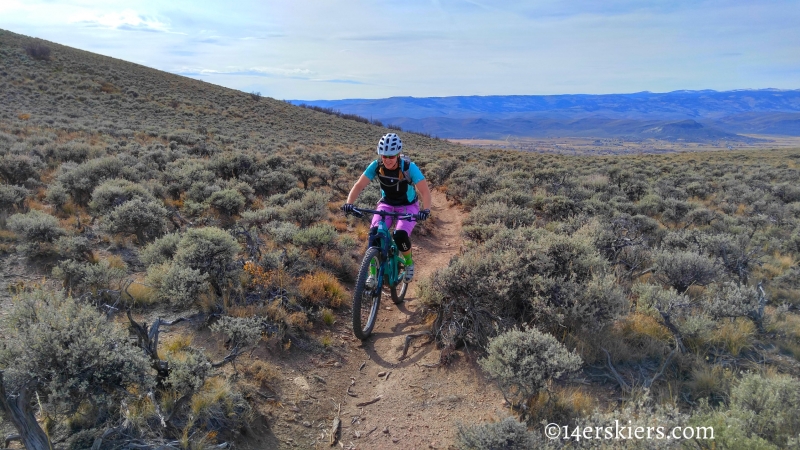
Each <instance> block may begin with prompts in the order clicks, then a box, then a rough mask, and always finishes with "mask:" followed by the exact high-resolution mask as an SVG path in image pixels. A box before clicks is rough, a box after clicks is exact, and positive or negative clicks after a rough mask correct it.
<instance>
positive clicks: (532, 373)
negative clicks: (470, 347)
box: [478, 327, 583, 402]
mask: <svg viewBox="0 0 800 450" xmlns="http://www.w3.org/2000/svg"><path fill="white" fill-rule="evenodd" d="M478 363H479V364H480V366H481V367H482V368H483V370H485V371H486V373H488V374H489V376H490V377H492V378H493V379H494V380H496V381H497V383H498V384H499V386H500V389H501V391H502V392H503V395H504V396H505V397H506V400H509V401H515V402H520V401H521V402H527V401H528V400H529V399H530V398H531V397H532V396H533V395H535V394H537V393H538V392H539V391H541V390H544V389H547V385H548V383H549V382H550V381H551V380H552V379H554V378H558V377H560V376H562V375H565V374H569V373H572V372H575V371H576V370H578V369H579V368H580V367H581V365H582V364H583V361H582V360H581V357H580V356H578V355H577V354H576V353H573V352H570V351H569V350H567V348H566V347H564V345H563V344H562V343H560V342H558V340H557V339H556V338H554V337H553V336H552V335H550V334H547V333H542V332H541V331H539V330H537V329H536V328H535V327H531V328H527V329H524V330H518V329H517V330H510V331H507V332H505V333H502V334H500V335H498V336H496V337H494V338H492V339H490V340H489V345H488V347H487V354H486V357H485V358H482V359H480V360H479V361H478Z"/></svg>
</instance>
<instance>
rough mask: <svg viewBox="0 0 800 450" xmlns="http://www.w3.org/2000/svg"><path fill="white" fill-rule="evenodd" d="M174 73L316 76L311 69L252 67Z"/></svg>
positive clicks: (306, 77)
mask: <svg viewBox="0 0 800 450" xmlns="http://www.w3.org/2000/svg"><path fill="white" fill-rule="evenodd" d="M172 73H175V74H178V75H186V76H200V77H202V76H213V75H234V76H250V77H268V78H276V77H280V78H297V79H303V80H310V79H311V77H312V76H313V75H315V74H314V72H312V71H311V70H309V69H299V68H293V69H287V68H282V67H251V68H247V69H238V68H233V69H228V70H216V69H189V68H184V69H178V70H175V71H172Z"/></svg>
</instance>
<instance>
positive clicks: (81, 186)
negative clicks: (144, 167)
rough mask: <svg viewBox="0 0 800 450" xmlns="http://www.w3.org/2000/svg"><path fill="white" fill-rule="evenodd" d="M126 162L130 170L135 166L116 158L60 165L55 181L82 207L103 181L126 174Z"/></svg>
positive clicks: (108, 157) (109, 157)
mask: <svg viewBox="0 0 800 450" xmlns="http://www.w3.org/2000/svg"><path fill="white" fill-rule="evenodd" d="M126 162H128V163H130V167H131V168H132V167H133V166H134V165H135V160H134V161H128V160H126V161H123V160H122V159H121V158H119V157H116V156H106V157H103V158H97V159H91V160H89V161H86V162H85V163H82V164H78V165H75V164H66V163H65V164H62V165H61V168H60V170H59V172H60V173H59V175H58V177H57V178H56V180H57V181H58V182H59V183H60V184H61V185H62V186H64V188H65V189H66V190H67V192H69V194H70V195H71V196H72V200H73V201H74V202H75V203H77V204H79V205H82V206H84V205H86V204H88V203H89V200H90V198H91V193H92V191H94V189H95V188H96V187H97V186H98V185H99V184H100V183H102V182H103V180H110V179H113V178H120V177H121V176H123V174H126V173H127V171H126V170H125V164H126ZM137 177H138V176H137ZM124 178H128V177H127V176H126V177H124Z"/></svg>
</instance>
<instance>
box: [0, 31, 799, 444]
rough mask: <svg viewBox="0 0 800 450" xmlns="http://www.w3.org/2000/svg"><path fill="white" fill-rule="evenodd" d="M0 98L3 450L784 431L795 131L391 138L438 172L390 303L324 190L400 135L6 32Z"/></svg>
mask: <svg viewBox="0 0 800 450" xmlns="http://www.w3.org/2000/svg"><path fill="white" fill-rule="evenodd" d="M0 101H1V102H2V103H0V105H2V106H0V268H2V278H0V288H2V289H0V336H2V344H3V345H2V346H0V388H2V389H0V411H2V415H3V422H2V431H3V432H5V434H6V435H13V434H14V433H17V432H21V433H23V434H22V435H21V436H17V437H13V436H12V437H11V438H9V441H10V443H11V445H12V446H15V448H21V444H20V442H19V441H20V440H23V441H24V442H25V445H26V446H27V448H29V449H37V450H38V449H50V448H52V449H59V450H61V449H65V450H66V449H69V450H72V449H88V448H92V449H98V450H106V449H133V448H135V449H203V450H206V449H208V450H210V449H214V448H239V449H248V450H256V449H264V448H268V449H273V448H276V449H284V448H286V449H288V448H299V449H308V448H316V449H322V448H331V447H332V446H337V447H339V448H349V449H362V448H363V449H367V448H433V449H448V450H450V449H459V450H460V449H471V450H472V449H475V450H478V449H479V450H484V449H491V448H509V449H514V450H522V449H528V448H544V449H561V448H565V447H570V448H572V447H583V446H586V447H595V448H596V447H600V448H604V447H605V448H609V447H610V448H650V447H656V446H657V447H659V448H674V449H678V448H686V447H695V448H717V449H738V448H763V449H779V448H787V447H792V446H795V445H796V444H797V441H796V440H797V430H798V429H800V414H798V407H797V406H796V405H798V404H800V267H798V261H800V188H798V186H797V179H798V177H800V149H798V148H781V149H770V148H765V149H759V150H753V149H742V150H736V151H705V152H697V153H691V152H684V153H673V154H670V153H661V154H647V153H643V154H636V155H627V156H565V155H560V154H540V153H532V152H516V151H501V150H480V149H475V148H470V147H464V146H459V145H453V144H450V143H448V142H446V141H442V140H437V139H429V138H427V137H425V136H421V135H417V134H413V133H407V132H401V133H400V135H401V137H402V138H403V140H404V150H407V153H409V154H410V155H411V157H412V159H413V160H414V162H415V163H416V164H418V166H419V167H420V168H421V170H422V171H423V173H424V175H425V177H426V180H427V182H428V183H429V184H430V185H431V186H432V187H433V204H432V211H433V212H432V216H431V218H430V219H429V220H428V221H425V222H423V223H419V224H417V225H416V228H415V230H414V232H413V234H412V244H413V247H412V248H413V253H414V261H415V263H416V264H417V267H418V273H417V275H416V276H415V279H414V281H413V282H412V283H411V285H410V289H409V292H408V295H407V296H406V299H405V301H404V302H401V303H399V304H393V303H392V301H391V299H392V298H391V295H390V293H389V292H388V289H386V288H384V289H383V290H376V291H375V292H374V293H375V295H374V296H370V295H367V296H365V297H363V298H361V299H360V300H365V301H363V302H362V307H361V308H360V309H356V310H355V311H353V295H354V292H355V291H358V290H359V288H357V286H363V278H362V282H361V283H360V284H359V282H358V280H356V278H357V273H358V272H359V270H360V267H364V273H365V274H366V272H367V269H368V267H369V266H368V265H366V264H363V265H362V256H363V254H364V251H365V242H366V241H367V238H368V235H369V222H368V221H367V220H366V218H365V219H357V218H354V217H345V216H343V215H342V213H341V211H340V206H341V205H342V203H343V202H344V201H345V199H346V195H347V192H348V190H349V188H350V186H351V185H352V183H353V181H354V180H356V179H357V178H358V177H359V176H360V175H361V174H362V173H363V171H364V167H365V166H366V165H367V164H368V163H369V162H371V161H372V160H373V159H374V146H375V142H376V141H377V139H378V138H379V137H380V136H381V135H383V134H384V133H386V132H388V131H389V129H388V128H383V127H380V126H375V125H370V124H367V123H363V122H359V121H357V120H345V119H343V118H341V117H337V116H336V115H330V114H324V113H321V112H318V111H313V110H309V109H304V108H300V107H296V106H292V105H289V104H287V103H284V102H279V101H276V100H273V99H268V98H261V97H259V96H257V95H251V94H246V93H241V92H236V91H232V90H229V89H225V88H221V87H218V86H213V85H210V84H206V83H202V82H198V81H195V80H191V79H187V78H183V77H179V76H175V75H170V74H166V73H163V72H158V71H155V70H152V69H148V68H145V67H142V66H137V65H135V64H130V63H127V62H124V61H119V60H114V59H112V58H106V57H102V56H98V55H93V54H91V53H87V52H82V51H78V50H75V49H70V48H68V47H64V46H60V45H58V44H54V43H50V42H43V41H40V40H36V39H32V38H27V37H24V36H19V35H16V34H13V33H9V32H1V33H0ZM787 114H788V113H787ZM514 120H516V119H514ZM579 120H584V119H579ZM585 120H590V119H585ZM787 120H791V119H787ZM623 122H624V121H623ZM480 125H481V123H480V122H476V123H474V124H473V126H474V127H479V126H480ZM591 126H594V127H597V129H604V128H606V127H605V126H603V125H598V124H596V123H594V124H591ZM620 126H625V127H637V126H640V125H636V124H633V123H621V124H620ZM645 131H647V132H649V133H651V134H653V135H659V136H670V137H672V138H674V139H684V138H685V136H686V133H692V134H697V133H701V134H706V135H707V138H709V139H721V137H720V136H724V135H720V134H714V133H718V132H717V131H714V130H709V128H708V127H706V126H705V124H703V123H702V122H701V121H700V120H694V119H671V120H670V121H669V123H668V124H662V123H660V122H659V121H654V122H651V123H648V124H647V127H646V128H644V129H642V132H645ZM709 133H711V134H709ZM759 145H762V144H761V143H760V144H759ZM379 198H380V192H379V189H378V188H377V186H376V184H375V183H373V184H371V185H370V187H369V188H368V189H366V190H365V191H364V192H363V193H362V194H361V196H360V198H359V199H358V202H357V205H358V206H362V207H365V206H366V207H370V206H373V205H374V204H375V203H376V202H377V201H378V200H379ZM372 298H377V299H379V302H378V303H372V302H371V299H372ZM373 305H375V308H376V309H375V311H378V316H377V322H376V325H375V329H374V330H373V334H372V335H371V336H370V337H369V338H367V339H365V340H364V341H360V340H359V339H357V338H356V337H355V336H354V331H353V314H354V313H355V314H357V315H359V316H361V317H364V316H365V315H367V314H369V313H370V311H371V308H372V306H373ZM616 423H620V424H623V425H624V424H626V423H627V424H629V425H630V427H629V430H630V433H627V434H629V435H628V437H627V438H612V439H613V440H611V441H609V440H608V439H609V438H607V437H606V433H607V431H606V430H611V434H612V435H613V434H614V433H613V431H614V430H613V426H614V424H616ZM543 424H556V425H557V427H556V428H549V429H548V428H544V427H543ZM586 427H589V428H590V429H591V430H601V431H603V433H600V434H599V435H592V439H591V440H590V439H588V438H585V437H584V436H583V434H582V433H580V431H581V430H583V429H585V428H586ZM637 427H642V429H646V428H648V427H649V428H652V429H653V430H661V431H659V433H658V434H657V435H653V436H646V437H641V438H640V437H638V436H635V433H634V432H633V430H634V429H636V428H637ZM564 429H567V430H568V431H569V433H564V434H563V435H560V436H556V437H558V439H553V437H554V434H552V433H553V432H554V431H557V432H559V433H562V431H563V430H564ZM676 430H677V432H678V434H674V433H673V432H674V431H676ZM681 431H683V433H681ZM662 432H663V435H662V434H661V433H662ZM709 432H710V433H712V434H713V436H714V437H713V440H712V439H710V438H709V437H708V433H709ZM598 433H599V432H598ZM578 435H580V438H578V437H577V436H578ZM598 441H603V442H598Z"/></svg>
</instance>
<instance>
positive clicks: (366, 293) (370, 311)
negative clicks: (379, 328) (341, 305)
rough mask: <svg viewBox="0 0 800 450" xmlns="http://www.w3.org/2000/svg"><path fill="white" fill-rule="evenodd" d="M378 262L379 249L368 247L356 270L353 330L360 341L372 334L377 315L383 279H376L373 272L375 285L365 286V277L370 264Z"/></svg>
mask: <svg viewBox="0 0 800 450" xmlns="http://www.w3.org/2000/svg"><path fill="white" fill-rule="evenodd" d="M380 264H381V260H380V250H379V249H377V248H375V247H370V248H368V249H367V252H366V253H365V254H364V260H363V261H361V268H360V269H359V270H358V278H357V279H356V289H355V292H354V293H353V332H354V333H355V335H356V337H357V338H359V339H361V340H362V341H363V340H364V339H366V338H368V337H369V335H370V334H372V328H373V327H375V318H376V317H377V316H378V307H379V306H380V302H381V290H382V285H383V280H381V279H378V277H377V274H375V276H374V277H375V283H374V284H375V286H367V278H369V268H370V265H372V266H373V267H379V266H380ZM381 278H382V277H381Z"/></svg>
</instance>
